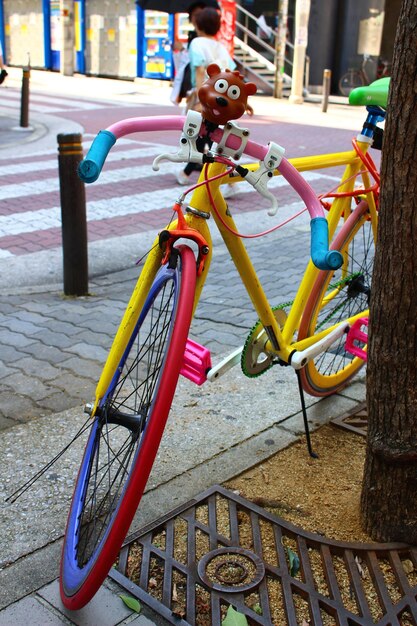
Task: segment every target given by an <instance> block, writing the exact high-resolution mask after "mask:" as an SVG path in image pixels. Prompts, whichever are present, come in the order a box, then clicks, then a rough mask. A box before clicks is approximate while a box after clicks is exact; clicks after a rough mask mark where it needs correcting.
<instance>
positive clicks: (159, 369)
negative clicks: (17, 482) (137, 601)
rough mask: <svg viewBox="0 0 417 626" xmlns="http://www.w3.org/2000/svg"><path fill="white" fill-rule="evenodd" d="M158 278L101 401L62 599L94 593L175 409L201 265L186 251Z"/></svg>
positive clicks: (70, 530)
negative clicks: (197, 267)
mask: <svg viewBox="0 0 417 626" xmlns="http://www.w3.org/2000/svg"><path fill="white" fill-rule="evenodd" d="M174 253H175V254H174V257H175V258H174V259H171V261H172V263H171V262H170V264H169V265H172V267H170V266H169V265H164V266H162V267H161V268H160V270H159V271H158V273H157V274H156V277H155V280H154V282H153V284H152V285H151V287H150V289H149V293H148V295H147V297H146V300H145V303H144V306H143V309H142V311H141V313H140V315H139V319H138V322H137V324H136V326H135V328H134V330H133V332H132V335H131V337H130V340H129V342H128V345H127V348H126V350H125V353H124V355H123V357H122V359H121V361H120V364H119V367H118V368H117V370H116V372H115V374H114V377H113V380H112V382H111V384H110V386H109V389H108V390H107V392H106V394H105V396H104V398H103V400H102V401H101V403H100V405H99V407H98V409H97V412H96V415H95V416H94V421H93V423H92V427H91V432H90V436H89V439H88V442H87V446H86V449H85V453H84V457H83V460H82V464H81V467H80V471H79V474H78V478H77V483H76V486H75V491H74V495H73V500H72V504H71V509H70V513H69V516H68V522H67V529H66V534H65V540H64V547H63V553H62V561H61V579H60V585H61V597H62V601H63V603H64V605H65V606H66V607H67V608H69V609H73V610H74V609H79V608H81V607H82V606H84V605H85V604H86V603H87V602H88V601H89V600H90V599H91V598H92V597H93V595H94V594H95V593H96V591H97V590H98V588H99V587H100V585H101V583H102V582H103V580H104V578H105V577H106V575H107V573H108V571H109V569H110V567H111V566H112V565H113V563H114V561H115V559H116V557H117V554H118V551H119V549H120V546H121V544H122V542H123V540H124V538H125V536H126V534H127V532H128V529H129V526H130V524H131V521H132V519H133V516H134V515H135V512H136V510H137V507H138V505H139V502H140V499H141V496H142V494H143V491H144V489H145V486H146V482H147V480H148V477H149V474H150V471H151V468H152V465H153V462H154V460H155V456H156V453H157V450H158V446H159V443H160V440H161V437H162V434H163V431H164V427H165V423H166V420H167V417H168V413H169V410H170V407H171V403H172V398H173V395H174V392H175V388H176V384H177V381H178V377H179V372H180V369H181V366H182V362H183V359H182V357H183V354H184V349H185V343H186V340H187V336H188V330H189V326H190V323H191V316H192V309H193V303H194V293H195V276H196V264H195V257H194V254H193V252H192V251H191V250H190V249H189V248H187V247H186V246H182V247H180V248H179V250H178V251H176V250H175V249H174Z"/></svg>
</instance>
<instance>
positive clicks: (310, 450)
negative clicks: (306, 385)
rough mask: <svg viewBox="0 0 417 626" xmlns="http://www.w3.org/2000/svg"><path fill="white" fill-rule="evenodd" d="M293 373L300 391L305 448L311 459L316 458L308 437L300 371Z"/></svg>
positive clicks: (317, 456) (308, 430) (316, 455)
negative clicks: (295, 375)
mask: <svg viewBox="0 0 417 626" xmlns="http://www.w3.org/2000/svg"><path fill="white" fill-rule="evenodd" d="M295 373H296V374H297V380H298V391H299V392H300V401H301V410H302V412H303V421H304V430H305V434H306V441H307V449H308V453H309V455H310V456H311V457H313V459H318V458H319V455H318V454H316V453H315V452H314V451H313V448H312V447H311V439H310V429H309V427H308V421H307V409H306V403H305V401H304V389H303V386H302V384H301V376H300V372H299V370H295Z"/></svg>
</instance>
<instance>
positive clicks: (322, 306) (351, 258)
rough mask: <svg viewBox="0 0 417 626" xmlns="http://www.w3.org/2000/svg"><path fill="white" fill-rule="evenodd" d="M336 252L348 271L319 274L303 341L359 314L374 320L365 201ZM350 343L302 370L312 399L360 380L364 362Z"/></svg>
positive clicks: (303, 323) (303, 327) (371, 243)
mask: <svg viewBox="0 0 417 626" xmlns="http://www.w3.org/2000/svg"><path fill="white" fill-rule="evenodd" d="M331 248H332V249H336V250H339V251H340V252H341V253H342V254H343V257H344V259H345V261H346V265H344V266H342V268H340V269H338V270H335V271H328V272H326V271H322V272H320V273H319V275H318V277H317V279H316V281H315V283H314V285H313V288H312V290H311V294H310V296H309V299H308V301H307V304H306V307H305V309H304V314H303V317H302V320H301V324H300V330H299V333H298V339H300V340H301V339H305V338H306V337H311V336H313V335H314V334H315V333H318V332H321V331H323V330H324V329H325V328H326V327H329V326H332V325H334V324H337V323H339V322H341V321H344V320H347V319H349V318H350V317H352V316H354V315H357V314H359V313H362V314H363V315H367V314H368V308H369V298H370V290H371V280H372V269H373V264H374V253H375V242H374V237H373V230H372V224H371V221H370V219H369V213H368V205H367V203H366V202H365V201H362V202H360V203H359V204H358V206H357V207H356V208H355V210H354V211H353V213H352V214H351V215H350V217H349V218H348V220H347V221H346V223H345V224H344V225H343V226H342V228H341V229H340V231H339V233H338V234H337V236H336V237H335V239H334V242H333V244H332V246H331ZM343 268H345V270H344V272H343ZM345 343H346V336H345V335H343V336H342V337H341V338H340V339H338V340H337V341H336V342H334V343H333V344H332V346H330V348H329V349H328V350H327V351H326V352H323V353H321V354H320V355H319V356H318V357H316V358H315V359H312V360H311V361H309V362H308V363H307V365H306V366H305V367H304V368H303V369H301V370H300V374H301V382H302V385H303V389H304V391H306V392H307V393H309V394H310V395H312V396H328V395H330V394H332V393H336V392H337V391H339V390H340V389H342V388H343V387H344V386H345V385H346V384H347V383H348V382H349V381H350V380H351V379H352V377H353V376H355V374H356V373H357V372H358V370H359V369H360V367H361V366H362V365H363V361H362V359H359V358H357V357H353V355H352V354H350V353H348V352H346V349H345Z"/></svg>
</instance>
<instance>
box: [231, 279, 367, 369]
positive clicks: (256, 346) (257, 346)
mask: <svg viewBox="0 0 417 626" xmlns="http://www.w3.org/2000/svg"><path fill="white" fill-rule="evenodd" d="M359 274H360V272H356V273H354V274H350V275H349V276H346V277H345V278H342V279H341V280H339V281H337V282H335V283H332V284H331V285H329V286H328V287H327V290H326V291H331V290H333V289H337V288H339V287H345V286H346V285H347V284H349V282H350V281H351V280H353V279H354V278H356V277H357V276H358V275H359ZM293 302H294V300H292V301H290V302H284V303H283V304H279V305H278V306H275V307H272V311H273V313H274V315H275V319H276V320H277V322H278V324H279V325H280V327H281V328H282V326H283V325H284V323H285V320H286V319H287V313H286V312H285V310H284V309H286V308H288V307H291V306H292V304H293ZM341 306H343V303H342V304H341V305H339V307H336V308H335V309H333V310H332V312H331V313H330V314H329V316H328V318H325V319H323V320H322V321H321V322H320V324H319V325H318V329H320V328H321V327H323V326H324V325H325V324H326V323H327V322H328V321H329V318H330V319H331V317H332V316H334V314H335V313H336V312H337V311H338V309H339V308H340V307H341ZM267 341H268V336H267V334H266V331H265V329H264V327H263V325H262V323H261V321H260V320H258V321H257V322H256V324H255V325H254V326H253V327H252V329H251V331H250V333H249V335H248V336H247V339H246V341H245V345H244V346H243V350H242V356H241V360H240V364H241V367H242V371H243V373H244V374H245V376H247V377H248V378H257V377H258V376H261V375H262V374H264V373H265V372H267V371H268V370H269V369H270V368H271V367H272V366H273V365H274V363H275V361H274V355H272V354H268V353H266V352H264V350H263V348H264V346H265V344H266V342H267Z"/></svg>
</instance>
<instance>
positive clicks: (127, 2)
mask: <svg viewBox="0 0 417 626" xmlns="http://www.w3.org/2000/svg"><path fill="white" fill-rule="evenodd" d="M229 1H230V0H229ZM301 1H302V0H298V2H301ZM304 1H306V0H304ZM307 1H308V0H307ZM279 2H280V0H256V2H255V0H240V2H239V4H241V5H242V6H243V7H244V8H246V9H247V10H248V11H251V12H252V13H254V14H255V15H256V16H259V15H260V14H261V13H263V14H264V16H265V17H266V19H267V21H268V22H269V23H270V25H271V26H273V27H274V26H276V15H277V14H278V7H279ZM400 5H401V0H361V1H360V2H359V1H358V0H311V8H310V21H309V29H308V47H307V54H308V56H309V58H310V75H309V82H310V85H311V86H312V88H314V86H316V85H321V84H322V77H323V71H324V69H330V70H331V71H332V78H333V84H332V91H333V92H336V91H337V82H338V78H339V77H340V76H341V74H343V73H344V72H345V71H346V70H347V68H348V67H352V66H353V67H360V65H361V60H362V59H363V54H369V55H370V61H371V62H370V67H369V68H368V70H369V73H370V78H371V79H372V78H374V77H375V74H376V67H377V63H378V59H379V58H380V57H383V58H384V59H386V60H387V61H391V58H392V51H393V46H394V37H395V30H396V24H397V21H398V15H399V11H400ZM295 10H296V0H289V1H288V33H289V38H290V40H291V37H294V15H295ZM163 15H164V16H165V17H161V14H159V15H156V14H155V13H154V12H153V13H152V12H144V11H142V9H140V8H139V7H138V6H137V5H136V4H135V2H134V0H0V39H1V41H2V44H3V50H4V54H5V60H6V63H7V64H9V65H14V66H25V65H27V64H28V62H29V60H30V65H31V66H32V67H34V68H41V69H46V70H52V71H54V70H55V71H62V72H63V73H66V74H71V73H73V72H79V73H86V74H90V75H101V76H112V77H119V78H127V79H129V78H130V79H133V78H135V77H136V76H147V77H150V78H162V79H170V78H171V77H172V75H173V71H174V64H173V52H172V43H173V40H174V38H178V37H183V36H184V32H181V29H182V24H181V22H180V18H179V16H168V14H163ZM184 29H186V25H184V28H183V30H184Z"/></svg>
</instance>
